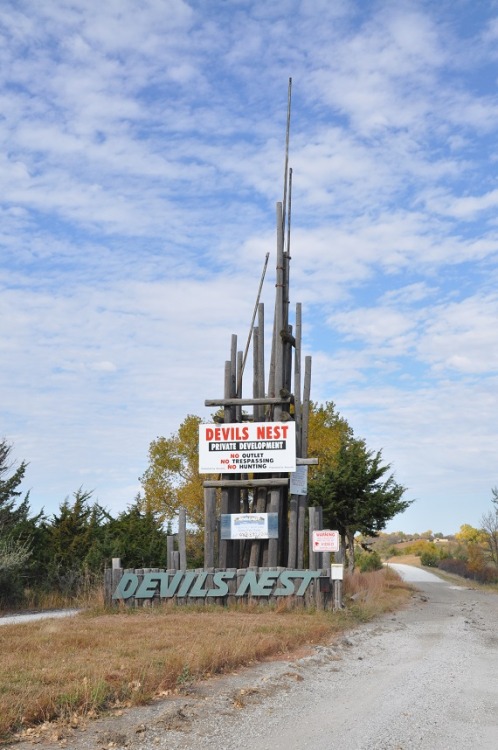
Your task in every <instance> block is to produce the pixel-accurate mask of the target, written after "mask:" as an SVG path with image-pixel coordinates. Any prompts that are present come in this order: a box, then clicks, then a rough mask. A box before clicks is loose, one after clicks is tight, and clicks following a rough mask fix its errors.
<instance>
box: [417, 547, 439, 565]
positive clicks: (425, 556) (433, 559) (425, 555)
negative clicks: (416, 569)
mask: <svg viewBox="0 0 498 750" xmlns="http://www.w3.org/2000/svg"><path fill="white" fill-rule="evenodd" d="M440 560H441V558H440V556H439V554H438V553H437V552H432V551H429V550H428V551H426V552H422V554H421V555H420V562H421V564H422V565H424V566H426V567H427V568H437V567H438V565H439V561H440Z"/></svg>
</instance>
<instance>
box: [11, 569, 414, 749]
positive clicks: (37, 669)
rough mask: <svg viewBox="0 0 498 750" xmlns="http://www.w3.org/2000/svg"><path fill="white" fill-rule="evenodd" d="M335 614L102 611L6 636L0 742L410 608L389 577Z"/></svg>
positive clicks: (375, 575) (351, 594) (75, 722)
mask: <svg viewBox="0 0 498 750" xmlns="http://www.w3.org/2000/svg"><path fill="white" fill-rule="evenodd" d="M344 585H345V600H346V603H347V606H346V608H345V609H344V610H341V611H338V612H330V611H328V612H325V611H316V610H304V609H288V608H287V607H285V606H283V605H281V606H278V607H276V608H274V609H272V608H269V607H268V605H252V606H251V605H249V606H246V607H242V606H236V607H233V608H226V609H220V608H216V607H208V606H206V607H202V606H200V607H195V608H192V607H189V608H175V607H172V606H168V605H162V606H159V607H148V608H146V607H143V608H140V609H133V610H129V609H122V610H114V611H112V612H110V611H106V610H105V609H104V608H103V607H101V606H99V605H98V603H97V606H96V607H94V609H93V610H90V611H88V612H86V613H84V614H80V615H77V616H75V617H71V618H68V619H57V620H50V619H47V620H40V621H36V622H33V623H29V624H22V625H20V624H18V625H4V626H2V627H1V628H0V652H1V653H2V659H1V660H0V737H1V738H2V740H3V741H7V740H8V739H9V737H10V738H11V739H12V738H13V734H14V733H21V735H23V736H32V735H34V734H38V733H42V734H43V733H47V736H51V737H52V736H53V737H56V738H57V737H59V738H61V737H63V736H64V732H65V731H66V729H68V728H70V727H71V726H72V727H76V726H79V725H81V723H82V722H84V721H86V720H89V719H91V718H93V717H96V716H97V715H99V714H100V713H101V712H103V711H119V710H122V709H123V708H125V707H129V706H133V705H140V704H144V703H147V702H149V701H151V700H153V699H154V698H161V697H165V696H167V695H170V694H172V693H175V692H181V691H182V690H185V688H187V687H188V686H189V685H190V684H191V683H192V681H194V680H199V679H208V678H209V677H211V676H213V675H216V674H221V673H225V672H230V670H235V669H237V668H239V667H241V666H243V665H250V664H253V663H254V662H256V661H259V660H264V659H267V658H275V657H283V656H284V655H286V654H291V653H292V652H295V651H296V650H297V649H302V648H303V647H304V646H311V645H312V644H317V643H324V642H330V641H331V640H332V639H333V638H334V637H337V636H338V635H339V634H341V633H343V632H345V631H347V630H348V629H350V628H352V627H354V626H355V625H357V624H358V623H360V622H365V621H368V620H370V619H372V618H373V617H376V616H378V615H379V614H381V613H383V612H386V611H394V610H396V609H398V608H399V607H401V606H403V604H404V603H405V602H406V601H407V599H408V598H409V596H410V595H411V588H410V587H409V586H407V585H406V584H404V583H403V582H402V581H401V579H400V578H399V577H398V576H397V575H396V574H395V573H394V572H393V571H392V570H389V569H383V570H380V571H374V572H370V573H360V572H355V573H354V574H352V575H348V576H347V577H346V580H345V584H344Z"/></svg>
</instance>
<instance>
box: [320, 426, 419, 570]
mask: <svg viewBox="0 0 498 750" xmlns="http://www.w3.org/2000/svg"><path fill="white" fill-rule="evenodd" d="M389 469H390V466H389V465H383V464H382V452H381V451H378V452H377V453H374V452H373V451H369V450H367V448H366V445H365V442H364V441H363V440H358V439H355V438H353V437H346V438H343V439H342V440H341V444H340V448H339V452H338V454H337V456H336V457H335V459H334V463H333V464H329V465H328V466H326V467H325V468H324V469H323V470H321V471H319V472H318V474H317V476H316V478H315V479H314V480H312V482H311V483H310V492H309V496H310V502H311V503H312V504H313V505H320V506H322V508H323V519H324V525H325V527H326V528H330V529H336V530H337V531H339V533H340V535H341V539H342V544H343V546H344V547H345V548H347V549H348V557H349V565H350V567H351V568H352V567H354V541H353V540H354V535H355V534H356V533H357V532H360V533H361V534H363V535H365V536H376V535H377V534H378V532H379V531H382V529H384V528H385V526H386V524H387V522H388V521H389V520H391V518H393V517H394V516H395V515H396V514H397V513H401V512H402V511H404V510H406V508H408V506H409V505H410V504H411V502H412V501H408V500H403V499H402V498H403V495H404V493H405V491H406V490H405V488H404V487H402V486H401V485H400V484H398V483H397V482H396V481H395V480H394V477H393V475H392V474H390V475H389V476H387V477H386V474H387V472H388V471H389Z"/></svg>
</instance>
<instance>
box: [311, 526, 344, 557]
mask: <svg viewBox="0 0 498 750" xmlns="http://www.w3.org/2000/svg"><path fill="white" fill-rule="evenodd" d="M312 544H313V552H339V544H340V542H339V532H338V531H330V529H321V530H320V531H314V532H313V539H312Z"/></svg>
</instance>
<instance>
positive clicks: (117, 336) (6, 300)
mask: <svg viewBox="0 0 498 750" xmlns="http://www.w3.org/2000/svg"><path fill="white" fill-rule="evenodd" d="M228 5H230V7H228ZM228 5H227V4H226V3H224V2H218V1H217V0H214V1H213V2H212V3H208V4H206V3H204V4H203V3H198V2H194V1H193V0H192V1H191V2H187V0H183V1H182V0H171V2H168V10H167V12H165V6H164V4H163V3H160V2H157V1H156V0H143V2H140V4H139V7H140V12H135V6H134V7H133V8H131V6H127V5H126V4H123V3H122V2H119V1H118V0H112V1H111V2H108V3H104V4H100V5H95V7H93V8H92V9H91V11H90V10H89V7H88V3H86V2H84V1H83V0H75V1H74V2H73V3H71V4H69V5H68V4H67V3H66V2H63V0H54V2H51V3H42V4H38V5H36V6H35V5H33V4H29V3H26V2H24V0H23V1H22V2H17V1H16V2H14V0H6V2H4V3H3V5H2V8H1V9H0V37H1V42H2V43H1V44H0V110H1V112H2V113H3V116H2V117H1V118H0V137H1V138H2V142H3V143H4V149H3V151H2V154H1V155H0V193H1V195H2V198H1V204H0V243H1V246H0V259H1V260H0V283H1V284H2V295H1V296H0V334H1V335H0V351H1V354H2V369H1V371H0V384H1V387H2V393H3V399H4V404H5V405H6V406H5V408H4V431H5V432H6V436H7V437H8V438H9V439H10V440H12V441H13V443H14V445H15V452H16V455H19V456H20V457H21V458H26V460H28V461H30V467H29V476H28V483H29V484H30V485H31V486H32V494H31V498H32V501H33V502H34V503H40V504H44V505H45V506H47V505H50V506H51V507H52V509H56V506H57V503H58V502H60V501H61V500H62V499H63V497H65V496H66V495H67V494H70V493H71V492H72V491H74V490H75V489H76V488H77V487H78V486H79V485H80V484H84V485H85V486H88V487H90V488H95V491H96V494H97V495H98V497H99V499H100V500H101V502H103V504H111V505H112V507H113V508H114V509H122V508H123V507H125V506H126V504H127V503H129V502H130V501H131V500H132V499H133V495H134V494H135V492H136V491H137V490H138V488H139V483H138V477H139V476H140V474H142V473H143V471H144V469H145V463H146V460H147V446H148V443H149V442H150V440H152V439H153V438H154V437H156V435H158V434H169V433H170V432H172V431H174V430H175V429H176V428H177V426H178V423H179V422H180V421H181V420H182V419H183V417H184V416H185V415H186V414H187V413H190V412H195V413H200V414H201V415H202V416H208V412H209V410H206V409H205V407H204V406H203V404H204V399H205V398H213V397H216V396H218V395H221V391H222V386H223V366H224V361H225V359H227V357H228V355H229V343H230V335H231V334H232V333H237V334H238V335H239V348H241V349H242V348H243V346H244V345H245V341H246V336H247V333H248V330H247V329H248V326H249V322H250V319H251V315H252V309H253V305H254V302H255V295H256V291H257V286H258V282H259V278H260V274H261V270H262V266H263V261H264V257H265V254H266V252H270V253H271V258H270V267H269V270H268V276H267V281H266V283H265V286H264V291H263V299H264V302H265V306H266V310H267V317H268V329H269V327H270V320H269V318H270V312H271V310H272V308H273V291H274V263H275V253H274V247H275V201H277V200H279V199H280V198H281V196H282V191H283V186H282V183H283V148H284V139H285V116H286V106H287V81H288V78H289V76H292V78H293V117H292V131H291V148H290V163H291V166H292V167H293V211H292V217H293V232H292V242H291V255H292V261H291V279H292V286H291V292H292V298H291V311H293V310H294V304H295V302H296V301H300V302H303V305H304V318H303V328H304V330H303V335H304V340H305V347H306V353H310V354H312V355H313V362H314V370H313V398H314V399H315V400H329V399H332V400H334V401H336V403H337V405H338V408H339V410H340V411H341V412H345V416H347V418H348V419H350V421H351V423H352V425H353V427H354V429H355V431H356V432H357V433H359V434H360V435H364V436H365V438H366V439H367V442H368V444H369V445H370V444H371V445H372V447H377V446H378V447H381V446H383V447H384V450H385V458H386V460H388V461H392V462H393V464H394V465H395V468H396V470H397V475H398V480H399V481H401V482H402V483H403V484H408V485H410V487H411V491H412V492H413V494H414V495H415V496H417V497H418V498H419V500H418V502H417V504H416V505H414V506H413V508H412V509H411V510H410V511H409V514H408V515H407V518H408V519H409V520H408V521H407V523H409V524H410V525H413V527H412V529H411V530H414V531H416V530H418V531H421V530H423V528H424V527H425V528H428V527H430V526H432V527H435V526H440V527H442V528H444V529H445V530H448V531H452V530H455V529H456V528H457V527H458V525H459V523H458V522H460V521H461V522H462V523H463V522H465V521H468V522H470V523H474V524H475V523H477V521H478V516H477V515H476V513H477V512H478V510H479V509H481V508H482V509H484V504H485V502H487V498H486V491H485V490H486V487H487V486H489V487H490V486H493V485H495V484H496V478H493V472H494V470H495V469H494V467H495V461H494V456H493V455H492V449H491V446H492V445H493V444H494V443H495V442H496V426H495V425H496V423H497V421H498V420H497V416H498V415H497V414H496V406H495V403H494V400H493V386H494V385H495V378H496V369H497V359H496V356H497V355H496V354H495V352H496V351H497V350H498V347H497V343H498V342H497V337H496V333H495V328H496V325H495V321H496V318H497V312H498V310H497V300H496V294H495V287H496V280H497V277H498V269H497V265H496V259H497V247H498V233H497V230H496V219H495V216H494V210H493V209H494V208H495V206H496V202H497V190H496V184H495V182H496V180H495V175H494V172H493V168H494V167H493V164H494V160H496V153H495V149H494V146H493V144H494V142H495V141H496V137H495V136H496V133H495V131H496V129H497V124H496V123H497V122H498V118H497V117H496V115H497V107H498V100H497V98H496V93H495V86H494V83H495V81H494V74H491V73H490V71H492V70H493V69H494V64H495V58H496V50H495V49H494V47H495V45H494V41H493V40H494V35H495V26H496V22H495V19H494V17H493V15H492V10H491V9H486V10H483V11H482V13H481V16H480V17H479V18H477V17H474V16H472V27H470V26H468V24H467V23H466V22H467V20H468V18H467V15H466V14H467V13H471V12H472V9H471V8H470V5H466V4H461V5H459V6H458V8H454V7H453V6H451V8H450V6H446V5H444V4H429V3H424V4H414V3H411V2H403V3H384V4H383V3H380V4H369V5H368V7H366V6H365V4H362V3H359V2H345V1H344V2H334V3H330V2H326V0H315V2H309V3H301V4H297V5H296V3H294V2H292V1H291V0H285V1H284V2H282V3H279V4H278V5H277V4H274V3H268V2H266V1H265V0H249V1H248V2H245V1H244V2H232V3H230V4H228ZM137 8H138V5H137ZM471 28H472V29H475V31H472V30H471ZM463 30H465V33H464V32H463ZM249 380H250V378H249ZM249 380H248V383H247V389H248V390H250V387H251V386H250V383H249ZM462 403H463V406H462ZM473 486H474V487H475V488H476V493H477V498H478V500H477V501H476V502H474V501H473V498H474V495H473V490H472V487H473ZM457 496H458V501H456V500H455V498H456V497H457ZM471 499H472V505H470V500H471ZM457 506H458V507H457ZM439 508H441V510H439ZM445 514H446V515H445ZM465 514H467V515H465ZM433 517H435V518H436V519H437V520H439V521H440V522H439V523H437V522H436V521H434V522H433V520H432V518H433ZM445 519H446V520H445ZM395 525H399V526H400V527H402V526H403V518H401V519H398V520H395Z"/></svg>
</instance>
